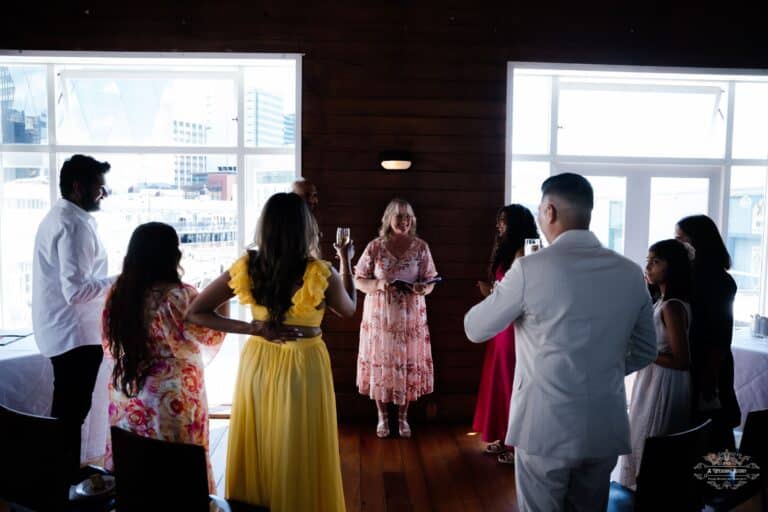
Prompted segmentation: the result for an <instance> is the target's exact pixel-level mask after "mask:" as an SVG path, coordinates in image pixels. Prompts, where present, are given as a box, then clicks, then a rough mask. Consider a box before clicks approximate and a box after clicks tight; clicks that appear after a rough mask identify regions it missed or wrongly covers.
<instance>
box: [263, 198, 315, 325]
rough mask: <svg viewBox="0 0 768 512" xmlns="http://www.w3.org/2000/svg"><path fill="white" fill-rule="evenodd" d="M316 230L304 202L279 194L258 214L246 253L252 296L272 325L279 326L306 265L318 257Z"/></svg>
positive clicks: (270, 199)
mask: <svg viewBox="0 0 768 512" xmlns="http://www.w3.org/2000/svg"><path fill="white" fill-rule="evenodd" d="M317 243H318V229H317V223H316V222H315V219H314V217H312V214H311V213H310V212H309V208H307V204H306V203H305V202H304V200H303V199H302V198H301V197H299V196H298V195H296V194H293V193H288V194H286V193H282V192H281V193H278V194H275V195H273V196H272V197H270V198H269V200H267V204H265V205H264V209H263V210H262V212H261V218H260V219H259V225H258V228H257V231H256V239H255V240H254V244H255V245H256V247H257V250H253V251H249V253H248V274H249V277H250V279H251V293H252V295H253V298H254V299H255V300H256V302H257V303H258V304H261V305H262V306H265V307H266V308H267V310H268V311H269V319H270V321H271V322H275V323H278V322H282V321H283V318H284V316H285V313H286V312H287V311H288V309H290V307H291V304H292V303H291V299H292V298H293V289H294V286H295V285H296V284H297V283H298V282H299V281H300V280H301V278H302V276H303V275H304V270H305V268H306V266H307V261H308V260H309V259H310V258H312V257H316V256H317V254H318V252H319V251H318V249H317Z"/></svg>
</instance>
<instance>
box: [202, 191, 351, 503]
mask: <svg viewBox="0 0 768 512" xmlns="http://www.w3.org/2000/svg"><path fill="white" fill-rule="evenodd" d="M317 244H318V230H317V224H316V222H315V220H314V217H312V214H311V213H310V212H309V209H308V208H307V206H306V204H305V203H304V201H303V200H302V199H301V198H300V197H299V196H298V195H296V194H283V193H280V194H275V195H273V196H272V197H271V198H270V199H269V200H268V201H267V204H266V205H265V206H264V210H263V211H262V214H261V219H260V220H259V227H258V229H257V234H256V240H255V243H254V246H255V247H258V250H249V251H247V253H246V254H245V255H243V256H242V257H241V258H240V259H238V260H237V261H236V262H235V263H234V265H232V267H231V268H230V269H229V271H227V272H224V274H222V275H221V276H220V277H218V278H217V279H216V280H215V281H213V282H212V283H211V284H210V285H209V286H208V287H207V288H206V289H205V290H203V292H202V293H201V294H200V295H199V296H198V297H197V298H196V299H195V301H194V302H193V303H192V304H191V306H190V308H189V311H188V313H187V320H189V321H190V322H193V323H196V324H199V325H203V326H207V327H210V328H212V329H217V330H220V331H227V332H233V333H240V334H250V335H251V337H250V338H249V339H248V341H247V342H246V344H245V346H244V347H243V350H242V353H241V356H240V369H239V371H238V376H237V384H236V387H235V396H234V400H233V403H232V417H231V420H230V427H229V446H228V450H227V471H226V495H227V497H228V498H232V499H235V500H239V501H244V502H248V503H252V504H256V505H262V506H266V507H268V508H269V509H270V510H272V512H299V511H313V512H336V511H344V510H345V507H344V492H343V488H342V482H341V464H340V461H339V442H338V430H337V426H336V399H335V396H334V390H333V378H332V374H331V364H330V358H329V356H328V350H327V349H326V347H325V343H324V342H323V339H322V331H321V330H320V322H321V321H322V319H323V314H324V313H325V308H326V307H329V308H330V309H331V310H333V311H334V312H335V313H337V314H338V315H340V316H344V317H349V316H352V315H353V314H354V313H355V308H356V293H355V288H354V284H353V281H352V275H351V266H350V260H351V258H352V256H353V255H354V248H353V246H352V242H351V241H350V242H348V243H347V244H344V245H343V246H335V248H336V252H337V254H338V256H339V261H340V264H339V271H338V272H337V271H336V270H335V269H334V268H333V267H332V266H331V265H330V263H328V262H326V261H322V260H320V259H317V257H316V255H317V254H318V252H319V251H318V249H317ZM233 296H237V298H238V299H239V300H240V302H241V303H242V304H248V305H249V306H250V308H251V313H252V315H253V319H254V320H253V321H252V322H243V321H239V320H234V319H230V318H226V317H223V316H220V315H219V314H217V313H216V311H215V310H216V308H217V307H218V306H219V305H220V304H222V303H223V302H225V301H227V300H229V299H230V298H231V297H233Z"/></svg>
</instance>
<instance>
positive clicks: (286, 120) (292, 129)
mask: <svg viewBox="0 0 768 512" xmlns="http://www.w3.org/2000/svg"><path fill="white" fill-rule="evenodd" d="M295 142H296V114H285V115H284V116H283V144H286V145H290V144H294V143H295Z"/></svg>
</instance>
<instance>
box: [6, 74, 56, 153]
mask: <svg viewBox="0 0 768 512" xmlns="http://www.w3.org/2000/svg"><path fill="white" fill-rule="evenodd" d="M15 94H16V85H15V84H14V82H13V75H11V71H10V69H8V67H6V66H0V118H1V120H0V129H1V130H2V142H3V143H6V144H40V142H41V141H42V138H43V137H42V136H43V134H44V133H45V130H46V129H47V127H48V122H47V115H46V114H45V113H42V114H40V115H39V116H30V115H27V114H26V112H25V111H24V110H16V109H14V108H13V101H14V98H15Z"/></svg>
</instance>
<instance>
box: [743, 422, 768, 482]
mask: <svg viewBox="0 0 768 512" xmlns="http://www.w3.org/2000/svg"><path fill="white" fill-rule="evenodd" d="M739 452H740V453H741V454H743V455H749V457H750V458H752V459H753V460H754V461H755V462H756V463H757V464H758V465H759V466H760V468H761V469H762V471H761V474H762V475H763V478H766V477H767V474H768V467H767V466H768V409H763V410H762V411H752V412H750V413H749V414H747V421H746V423H744V434H743V435H742V436H741V444H740V445H739Z"/></svg>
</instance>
